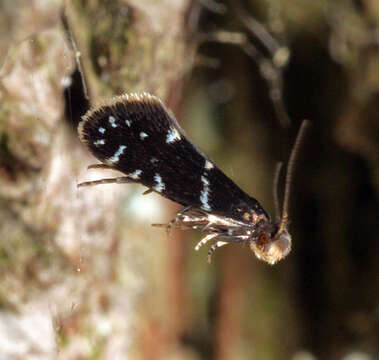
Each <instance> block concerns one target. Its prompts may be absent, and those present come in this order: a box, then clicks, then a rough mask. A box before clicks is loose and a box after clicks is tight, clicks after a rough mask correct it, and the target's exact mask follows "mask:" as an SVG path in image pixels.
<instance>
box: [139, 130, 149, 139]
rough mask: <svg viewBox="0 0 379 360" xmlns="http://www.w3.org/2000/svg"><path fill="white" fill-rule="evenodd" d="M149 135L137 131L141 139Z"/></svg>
mask: <svg viewBox="0 0 379 360" xmlns="http://www.w3.org/2000/svg"><path fill="white" fill-rule="evenodd" d="M148 136H149V135H147V134H146V133H145V132H143V131H141V132H140V133H139V137H140V138H141V140H143V139H144V138H147V137H148Z"/></svg>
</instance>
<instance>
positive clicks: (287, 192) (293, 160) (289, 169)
mask: <svg viewBox="0 0 379 360" xmlns="http://www.w3.org/2000/svg"><path fill="white" fill-rule="evenodd" d="M308 126H309V120H307V119H304V120H303V122H302V123H301V126H300V129H299V132H298V133H297V136H296V140H295V143H294V145H293V147H292V151H291V155H290V157H289V160H288V165H287V173H286V180H285V186H284V200H283V210H282V218H281V221H280V225H279V232H281V231H282V230H284V229H285V228H286V226H287V223H288V208H289V197H290V191H291V182H292V178H293V171H294V166H295V163H296V156H297V154H298V153H299V148H300V145H301V142H302V141H303V139H304V135H305V131H306V129H307V128H308Z"/></svg>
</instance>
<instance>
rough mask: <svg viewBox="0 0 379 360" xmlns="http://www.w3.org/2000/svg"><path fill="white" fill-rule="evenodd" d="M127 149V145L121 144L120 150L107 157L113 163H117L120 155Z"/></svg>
mask: <svg viewBox="0 0 379 360" xmlns="http://www.w3.org/2000/svg"><path fill="white" fill-rule="evenodd" d="M125 149H126V145H120V147H119V148H118V150H117V151H116V152H115V154H114V155H113V156H112V157H111V158H109V159H107V161H110V162H111V163H116V162H118V161H119V160H120V155H121V154H123V152H124V150H125Z"/></svg>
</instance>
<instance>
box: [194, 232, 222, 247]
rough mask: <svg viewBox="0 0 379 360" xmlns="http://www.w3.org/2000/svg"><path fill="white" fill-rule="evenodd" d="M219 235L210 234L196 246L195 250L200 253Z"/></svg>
mask: <svg viewBox="0 0 379 360" xmlns="http://www.w3.org/2000/svg"><path fill="white" fill-rule="evenodd" d="M218 235H219V234H217V233H213V234H209V235H207V236H206V237H204V238H203V239H201V240H200V241H199V242H198V243H197V244H196V246H195V250H196V251H198V250H199V249H200V248H201V247H202V246H203V245H205V244H206V243H207V242H208V241H211V240H212V239H213V238H215V237H217V236H218Z"/></svg>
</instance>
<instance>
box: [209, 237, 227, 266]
mask: <svg viewBox="0 0 379 360" xmlns="http://www.w3.org/2000/svg"><path fill="white" fill-rule="evenodd" d="M227 244H229V242H226V241H217V242H216V243H215V244H213V245H212V246H211V248H210V249H209V250H208V263H209V264H210V263H211V261H212V254H213V253H214V252H215V251H216V249H217V248H219V247H221V246H224V245H227Z"/></svg>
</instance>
